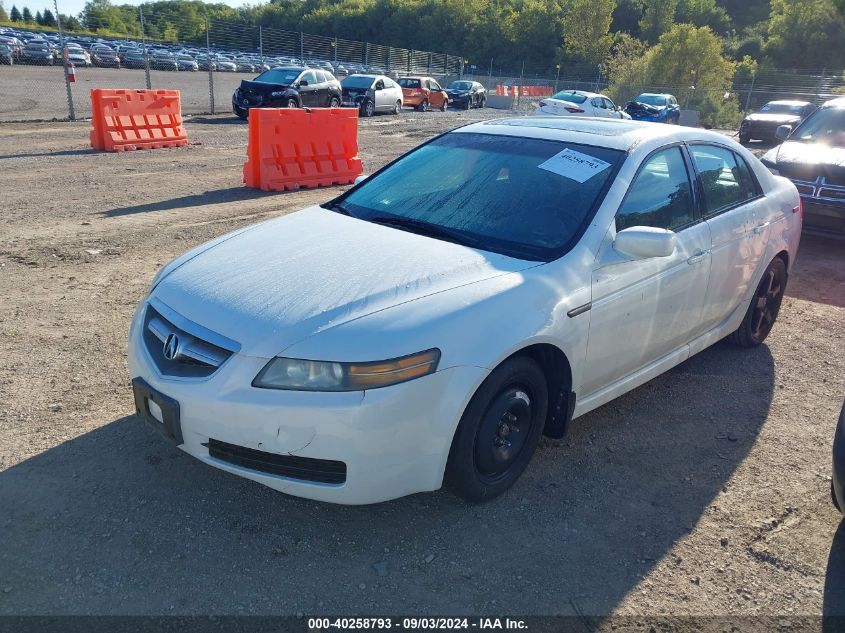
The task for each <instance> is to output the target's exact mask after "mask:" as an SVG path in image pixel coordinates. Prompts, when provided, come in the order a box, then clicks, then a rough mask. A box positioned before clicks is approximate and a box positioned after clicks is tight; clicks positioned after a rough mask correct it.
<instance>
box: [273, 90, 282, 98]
mask: <svg viewBox="0 0 845 633" xmlns="http://www.w3.org/2000/svg"><path fill="white" fill-rule="evenodd" d="M284 94H285V93H284V92H282V91H281V90H274V91H273V92H271V93H270V96H271V97H273V98H274V99H278V98H279V97H281V96H283V95H284Z"/></svg>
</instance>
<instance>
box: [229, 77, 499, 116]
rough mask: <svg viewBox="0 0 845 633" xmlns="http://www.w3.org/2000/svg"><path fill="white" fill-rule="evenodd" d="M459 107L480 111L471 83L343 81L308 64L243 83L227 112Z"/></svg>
mask: <svg viewBox="0 0 845 633" xmlns="http://www.w3.org/2000/svg"><path fill="white" fill-rule="evenodd" d="M452 100H454V103H455V104H457V105H459V106H460V107H463V108H467V109H468V108H470V107H484V106H485V104H486V103H487V91H486V90H485V88H484V87H483V86H482V85H481V84H479V83H478V82H475V81H464V80H460V81H454V82H452V83H451V84H449V86H448V87H447V88H446V89H445V90H444V89H443V88H442V87H441V86H440V84H439V83H438V82H437V80H436V79H434V78H433V77H423V76H410V77H400V78H399V79H398V80H396V81H394V80H393V79H391V78H390V77H388V76H387V75H384V74H372V73H355V74H352V75H347V76H346V77H344V78H343V81H338V79H337V78H336V77H335V76H334V75H333V74H332V73H331V71H329V70H326V69H324V68H317V67H314V66H312V65H305V64H300V65H290V66H277V67H274V68H270V69H268V70H265V71H264V72H263V73H261V74H260V75H258V76H257V77H255V79H252V80H244V81H242V82H241V85H240V86H239V87H238V88H237V89H236V90H235V92H234V93H233V94H232V111H233V112H234V113H235V114H236V115H237V116H239V117H240V118H242V119H246V118H247V116H248V114H249V110H250V108H300V107H328V108H333V107H337V106H340V105H344V106H347V107H355V108H358V110H359V111H360V112H361V116H365V117H370V116H373V115H375V114H377V113H379V112H384V113H387V112H389V113H392V114H399V112H400V111H401V110H402V108H403V107H405V106H410V107H413V108H415V109H417V110H420V111H421V112H425V111H427V110H429V109H430V108H437V109H439V110H446V108H447V107H449V104H450V102H452Z"/></svg>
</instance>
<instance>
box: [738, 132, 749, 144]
mask: <svg viewBox="0 0 845 633" xmlns="http://www.w3.org/2000/svg"><path fill="white" fill-rule="evenodd" d="M749 141H751V137H750V136H748V135H747V134H740V135H739V143H740V145H748V143H749Z"/></svg>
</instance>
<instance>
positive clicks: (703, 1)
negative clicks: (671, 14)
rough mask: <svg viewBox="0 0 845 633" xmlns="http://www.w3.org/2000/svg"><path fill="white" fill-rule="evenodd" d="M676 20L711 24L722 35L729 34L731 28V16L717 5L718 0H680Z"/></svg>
mask: <svg viewBox="0 0 845 633" xmlns="http://www.w3.org/2000/svg"><path fill="white" fill-rule="evenodd" d="M675 21H676V22H687V23H689V24H695V25H696V26H709V27H710V28H711V29H713V31H714V32H716V33H719V34H720V35H725V34H727V33H728V31H729V30H730V28H731V18H730V16H729V15H728V13H727V11H725V10H724V9H723V8H722V7H720V6H717V5H716V0H679V1H678V8H677V10H676V11H675Z"/></svg>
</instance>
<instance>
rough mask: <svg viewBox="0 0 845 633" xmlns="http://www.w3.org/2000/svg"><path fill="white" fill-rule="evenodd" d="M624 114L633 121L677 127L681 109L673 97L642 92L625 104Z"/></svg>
mask: <svg viewBox="0 0 845 633" xmlns="http://www.w3.org/2000/svg"><path fill="white" fill-rule="evenodd" d="M625 112H627V113H628V114H629V115H631V118H632V119H634V120H635V121H655V122H657V123H672V124H675V125H677V124H678V121H679V120H680V118H681V107H680V106H679V105H678V100H677V99H675V97H674V95H669V94H655V93H652V92H644V93H642V94H641V95H637V96H636V97H634V99H632V100H631V101H629V102H628V103H627V104H625Z"/></svg>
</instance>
